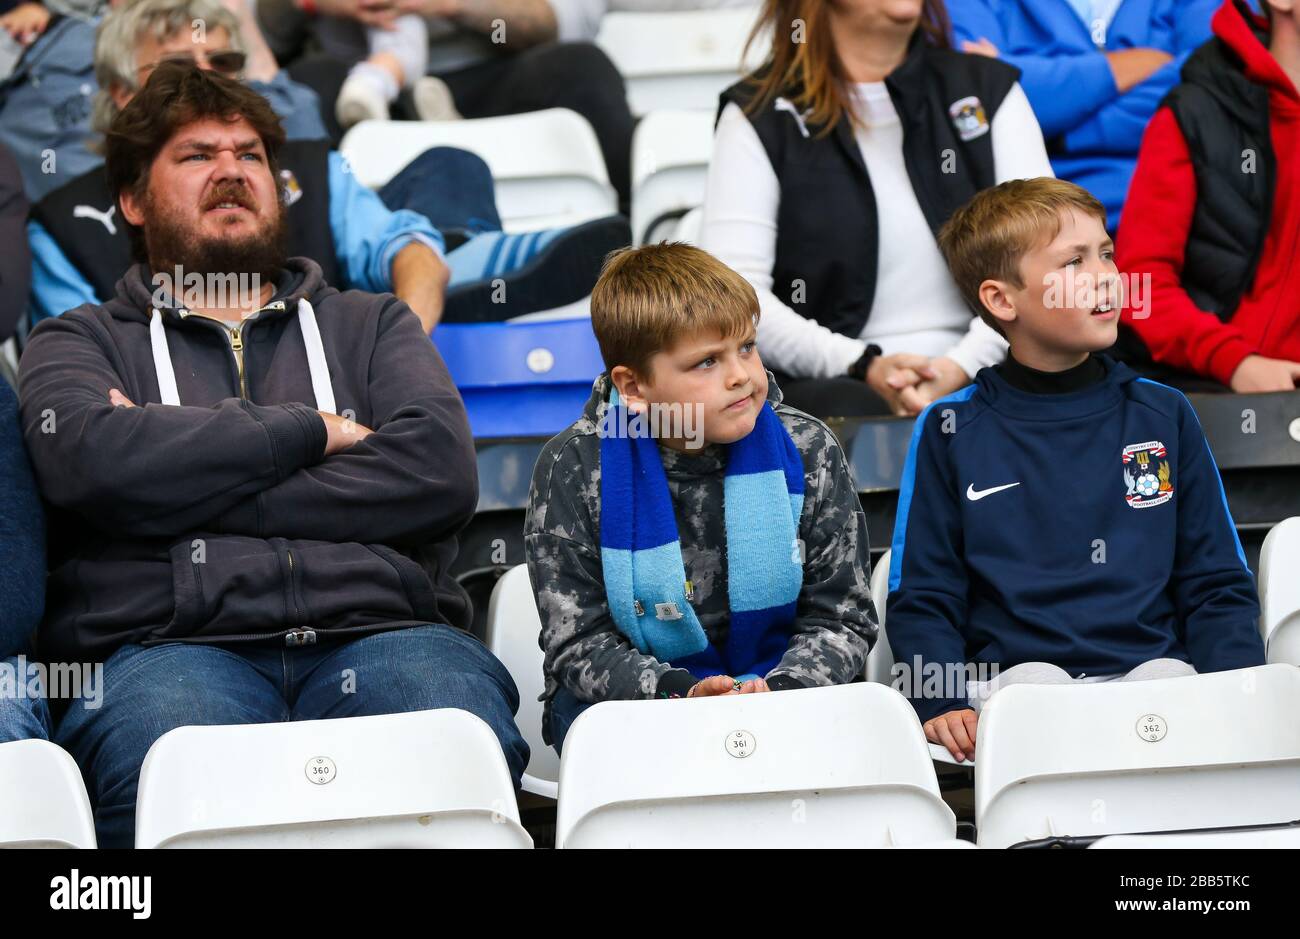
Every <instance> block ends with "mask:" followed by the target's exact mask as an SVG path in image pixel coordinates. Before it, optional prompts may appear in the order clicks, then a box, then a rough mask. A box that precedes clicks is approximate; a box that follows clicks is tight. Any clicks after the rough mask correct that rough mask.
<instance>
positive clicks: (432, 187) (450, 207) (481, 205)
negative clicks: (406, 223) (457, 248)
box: [379, 147, 501, 249]
mask: <svg viewBox="0 0 1300 939" xmlns="http://www.w3.org/2000/svg"><path fill="white" fill-rule="evenodd" d="M379 198H380V199H382V200H383V203H384V205H386V206H388V208H390V209H392V210H393V211H397V210H398V209H410V210H411V211H413V212H419V213H420V214H421V215H423V216H424V217H425V218H427V219H428V220H429V221H430V222H432V223H433V227H434V228H436V229H438V231H440V232H442V234H443V236H444V237H445V236H447V235H448V234H455V235H459V236H461V237H462V238H469V237H472V236H473V235H477V234H481V233H482V232H487V231H501V216H500V215H498V214H497V202H496V185H495V184H494V183H493V182H492V171H491V170H490V169H488V165H487V163H485V162H483V158H482V157H480V156H479V155H478V154H476V153H470V152H469V151H468V150H458V149H456V148H455V147H431V148H430V149H428V150H425V151H424V152H423V153H421V154H420V155H419V156H418V157H416V158H415V159H414V160H412V161H411V162H410V163H408V164H407V165H406V166H405V167H403V168H402V170H401V172H399V173H398V174H397V175H396V176H394V177H393V178H392V179H390V180H389V181H388V182H387V183H386V184H385V185H384V187H383V188H382V189H380V190H379ZM450 248H451V245H448V249H450Z"/></svg>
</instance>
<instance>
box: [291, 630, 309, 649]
mask: <svg viewBox="0 0 1300 939" xmlns="http://www.w3.org/2000/svg"><path fill="white" fill-rule="evenodd" d="M284 644H285V645H286V646H289V647H290V648H296V647H298V646H314V645H315V644H316V630H314V629H291V630H289V631H288V632H287V633H286V634H285V637H284Z"/></svg>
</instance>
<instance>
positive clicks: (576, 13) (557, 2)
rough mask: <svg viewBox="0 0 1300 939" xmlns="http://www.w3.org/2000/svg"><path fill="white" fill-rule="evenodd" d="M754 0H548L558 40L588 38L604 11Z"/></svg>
mask: <svg viewBox="0 0 1300 939" xmlns="http://www.w3.org/2000/svg"><path fill="white" fill-rule="evenodd" d="M757 3H758V0H550V4H551V9H552V10H554V11H555V23H556V29H557V31H558V34H559V35H558V38H559V40H560V41H561V42H577V41H583V40H592V39H595V38H596V34H597V33H598V32H600V20H601V17H603V16H604V15H605V14H606V13H624V12H627V13H676V12H678V11H682V10H719V9H730V8H735V7H752V6H755V5H757Z"/></svg>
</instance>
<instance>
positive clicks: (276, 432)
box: [20, 62, 528, 846]
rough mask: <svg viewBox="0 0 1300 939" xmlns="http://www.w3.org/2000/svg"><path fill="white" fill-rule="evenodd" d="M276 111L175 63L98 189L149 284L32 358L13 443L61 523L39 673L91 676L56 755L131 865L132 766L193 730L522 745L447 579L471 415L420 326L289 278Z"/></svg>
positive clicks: (89, 311) (38, 332) (509, 755)
mask: <svg viewBox="0 0 1300 939" xmlns="http://www.w3.org/2000/svg"><path fill="white" fill-rule="evenodd" d="M283 140H284V132H283V130H282V128H281V126H280V122H279V120H278V119H277V118H276V116H275V113H274V112H273V111H272V110H271V108H270V105H269V104H267V102H266V99H265V98H263V97H262V96H260V95H259V94H257V92H255V91H252V90H250V89H248V88H246V87H245V86H243V85H241V84H240V83H239V82H237V81H234V80H233V79H230V78H226V77H224V76H222V75H220V74H217V73H216V72H212V71H202V70H200V69H199V68H197V67H196V66H195V65H194V64H193V63H188V62H186V63H176V62H165V63H163V64H162V65H160V66H159V67H158V68H157V69H156V70H155V71H154V73H153V75H152V76H151V77H150V78H149V81H148V83H147V84H146V85H145V87H144V88H143V89H142V90H141V91H140V92H139V93H138V94H136V95H135V97H134V98H133V99H132V100H131V102H130V103H129V104H128V105H127V106H126V107H125V108H123V109H122V111H121V113H120V114H119V115H118V116H117V118H116V119H115V120H114V122H113V125H112V127H111V129H110V130H109V133H108V136H107V172H108V176H109V179H110V183H111V189H112V192H113V196H114V198H115V200H116V203H117V206H118V208H119V209H120V213H121V218H122V220H123V221H124V222H126V223H128V224H129V225H130V226H131V236H132V243H133V247H134V250H135V252H136V255H137V259H138V261H139V263H137V264H135V265H134V266H133V267H131V268H130V269H129V270H128V271H127V272H126V274H125V276H124V277H123V278H122V280H121V281H120V282H119V283H118V285H117V294H116V296H115V297H114V298H113V299H112V300H110V301H109V302H107V303H105V304H103V305H90V304H87V305H84V306H81V307H78V308H76V309H74V310H71V311H69V312H67V313H65V314H64V315H63V316H61V317H58V318H57V319H51V320H46V321H44V322H42V323H41V324H40V325H39V326H38V327H37V328H36V329H35V330H34V331H33V332H32V334H31V338H30V340H29V344H28V347H27V350H26V352H25V354H24V356H23V361H22V371H21V376H20V390H21V398H22V418H23V425H24V434H25V437H26V440H27V445H28V448H29V450H30V452H31V457H32V462H33V464H34V467H35V471H36V476H37V481H38V483H39V486H40V489H41V492H42V495H43V496H44V497H45V499H46V500H47V501H48V502H49V503H50V504H51V506H52V507H53V510H54V512H53V516H54V517H53V518H52V521H51V539H50V541H51V543H50V568H51V571H50V575H49V580H48V601H47V604H46V616H45V619H44V621H43V622H42V624H41V626H40V627H39V629H38V630H37V635H36V643H37V651H38V653H39V654H40V655H41V657H42V658H44V659H45V660H47V661H54V662H97V663H98V662H102V663H103V679H102V685H103V687H102V692H101V694H100V696H99V700H98V701H97V702H95V703H96V704H97V705H98V707H95V708H91V707H89V706H87V704H88V703H87V702H78V701H73V702H71V703H70V704H67V705H66V713H64V714H63V715H62V717H61V719H60V720H59V721H58V724H57V728H56V730H55V733H54V736H53V739H54V740H55V742H57V743H59V744H60V745H61V746H63V747H64V748H65V749H67V750H68V751H69V752H70V753H71V754H72V755H73V757H74V758H75V759H76V760H77V762H78V763H79V764H80V766H81V769H82V772H83V774H84V776H85V778H86V782H87V789H88V790H89V793H90V795H91V798H92V801H93V802H94V803H95V820H96V828H97V831H98V837H99V843H100V845H101V846H128V845H130V844H131V843H132V840H133V833H134V816H135V798H136V784H137V780H138V777H139V771H140V766H141V763H142V762H143V760H144V757H145V754H146V752H147V751H148V749H149V747H150V745H151V744H152V743H153V742H154V741H155V740H156V739H158V737H160V736H162V734H164V733H166V732H167V731H168V730H171V729H172V728H174V727H179V726H182V725H187V724H243V723H263V722H271V721H284V720H299V719H318V718H334V717H348V716H353V715H366V714H384V713H393V712H398V711H411V710H424V709H430V708H443V707H456V708H462V709H464V710H468V711H470V712H472V713H474V714H476V715H478V716H479V717H481V718H482V719H483V720H484V721H486V722H487V724H488V725H489V726H490V727H491V728H492V730H493V731H494V732H495V733H496V735H497V738H498V740H499V741H500V743H501V747H502V750H503V752H504V754H505V757H506V762H507V764H508V765H509V767H510V770H511V772H512V773H513V774H514V778H515V781H516V784H517V783H518V780H519V777H520V775H521V774H522V772H523V767H524V765H525V764H526V762H527V759H528V747H527V745H526V744H525V743H524V742H523V740H522V739H521V737H520V735H519V732H518V729H517V728H516V726H515V723H514V717H513V715H514V712H515V710H516V709H517V707H518V693H517V691H516V689H515V685H514V683H513V681H512V680H511V678H510V676H509V674H508V673H507V672H506V670H505V668H504V667H503V666H502V665H501V663H500V662H498V661H497V660H496V659H495V658H493V656H492V655H491V654H490V653H489V652H488V651H487V650H486V649H485V648H484V647H483V646H482V644H480V643H479V642H478V641H477V640H475V639H474V638H473V637H471V636H470V635H468V634H467V633H466V632H465V631H464V630H465V627H466V625H467V624H468V621H469V609H468V601H467V599H466V597H465V594H464V592H463V591H462V590H461V589H460V588H459V587H458V586H457V584H456V583H455V581H454V580H453V579H452V578H451V576H450V575H449V574H448V568H449V566H450V564H451V562H452V560H453V559H454V557H455V553H456V533H457V531H458V530H459V529H460V528H461V527H462V526H463V525H464V524H465V523H466V522H467V521H468V520H469V518H470V516H471V515H472V513H473V512H474V508H475V503H476V500H477V476H476V472H475V459H474V450H473V445H472V441H471V438H470V431H469V426H468V423H467V421H466V417H465V411H464V407H463V405H462V403H461V400H460V398H459V396H458V395H457V393H456V389H455V387H454V386H453V385H452V382H451V379H450V377H449V376H448V374H447V371H446V368H445V367H444V365H443V363H442V360H441V359H440V358H439V356H438V353H437V350H436V349H435V347H434V346H433V344H432V343H430V342H429V340H428V338H427V337H426V336H425V335H424V333H423V331H422V329H421V326H420V322H419V320H418V319H417V318H416V316H415V314H413V313H412V312H411V309H410V308H409V307H408V306H407V305H406V304H405V303H404V302H402V301H401V300H399V299H397V298H396V297H394V296H392V295H391V294H378V295H376V294H369V293H363V292H361V291H355V290H354V291H348V292H346V293H340V292H339V291H337V290H335V289H334V288H333V287H331V286H329V285H328V284H326V283H325V282H324V279H323V278H322V276H321V270H320V268H319V267H318V266H317V264H316V263H315V262H313V261H311V260H309V259H307V258H301V257H299V258H289V259H287V260H286V259H285V247H284V245H285V225H284V198H283V196H282V193H281V191H280V189H279V188H278V184H277V180H278V179H279V174H278V167H277V165H276V156H277V152H278V149H279V147H280V145H281V143H282V142H283Z"/></svg>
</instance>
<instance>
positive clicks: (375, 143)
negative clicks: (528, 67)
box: [339, 108, 618, 231]
mask: <svg viewBox="0 0 1300 939" xmlns="http://www.w3.org/2000/svg"><path fill="white" fill-rule="evenodd" d="M430 147H459V148H461V149H462V150H469V151H471V152H473V153H476V154H478V155H479V156H480V157H482V158H483V160H484V162H486V163H487V165H488V168H489V169H491V171H492V178H493V180H494V181H495V182H496V201H497V211H498V213H499V214H500V216H501V222H502V225H503V226H504V227H505V230H506V231H533V230H536V229H541V228H553V227H556V226H560V225H575V224H577V223H579V222H585V221H590V220H591V219H594V218H603V217H604V216H607V215H613V214H615V213H616V212H618V196H617V194H616V193H615V192H614V187H613V186H611V185H610V184H609V174H608V173H607V172H606V171H605V160H604V157H602V156H601V152H600V144H599V143H598V142H597V140H596V132H595V131H594V130H592V129H591V125H590V124H588V123H587V120H586V118H584V117H583V116H582V115H580V114H578V113H577V112H575V111H570V110H568V109H566V108H550V109H548V110H545V111H532V112H529V113H526V114H511V115H507V116H505V117H484V118H477V119H475V120H462V121H362V122H361V123H359V124H357V125H356V126H355V127H353V128H352V129H351V130H349V131H348V132H347V134H346V135H345V136H344V138H343V142H342V144H341V145H340V147H339V150H340V151H341V152H342V154H343V156H344V158H345V159H346V160H347V164H348V167H349V170H350V172H352V173H355V174H356V177H357V179H358V180H359V181H360V182H361V183H362V184H363V185H365V186H369V187H370V188H371V189H378V188H380V187H381V186H383V185H384V184H385V183H386V182H388V181H389V180H390V179H392V178H393V177H394V176H396V175H397V173H398V172H399V171H400V170H401V169H402V168H403V167H405V166H406V165H407V164H408V163H410V162H411V161H412V160H414V159H415V158H416V157H417V156H419V155H420V154H421V153H423V152H424V151H426V150H428V149H429V148H430Z"/></svg>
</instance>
